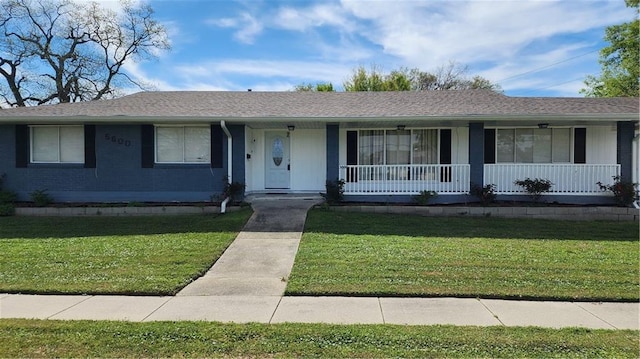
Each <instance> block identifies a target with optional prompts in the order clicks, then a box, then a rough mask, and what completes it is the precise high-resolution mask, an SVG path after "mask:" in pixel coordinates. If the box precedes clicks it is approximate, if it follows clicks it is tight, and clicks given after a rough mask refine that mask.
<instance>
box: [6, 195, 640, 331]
mask: <svg viewBox="0 0 640 359" xmlns="http://www.w3.org/2000/svg"><path fill="white" fill-rule="evenodd" d="M319 200H320V199H319V198H318V197H309V198H305V197H293V199H290V198H289V197H276V198H273V197H270V198H255V199H254V200H252V207H253V209H254V214H253V216H252V217H251V218H250V219H249V221H248V222H247V224H246V225H245V227H244V228H243V230H242V231H241V232H240V234H239V235H238V237H237V238H236V240H235V241H234V242H233V243H232V244H231V246H229V248H228V249H227V250H226V251H225V253H224V254H223V255H222V257H221V258H220V259H219V260H218V261H217V262H216V264H215V265H214V266H213V267H211V269H210V270H209V271H208V272H207V273H206V274H205V275H204V276H203V277H201V278H199V279H198V280H196V281H194V282H193V283H192V284H190V285H188V286H187V287H185V288H184V289H183V290H182V291H181V292H180V293H178V295H177V296H175V297H151V296H145V297H142V296H140V297H133V296H79V295H20V294H0V319H4V318H37V319H65V320H70V319H87V320H126V321H134V322H148V321H179V320H203V321H217V322H236V323H248V322H258V323H284V322H299V323H333V324H410V325H432V324H453V325H477V326H490V325H499V326H540V327H551V328H562V327H586V328H602V329H636V330H638V329H640V322H639V314H640V313H639V312H640V303H580V302H575V303H572V302H537V301H508V300H496V299H470V298H378V297H367V298H362V297H360V298H351V297H285V296H283V294H284V290H285V287H286V281H287V279H288V276H289V274H290V273H291V269H292V266H293V261H294V259H295V255H296V252H297V250H298V244H299V243H300V238H301V235H302V230H303V227H304V221H305V218H306V213H307V211H308V209H309V208H310V207H312V206H313V205H314V204H315V203H317V202H318V201H319Z"/></svg>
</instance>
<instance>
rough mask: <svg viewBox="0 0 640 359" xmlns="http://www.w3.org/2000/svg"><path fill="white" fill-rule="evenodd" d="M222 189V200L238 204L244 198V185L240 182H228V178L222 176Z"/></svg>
mask: <svg viewBox="0 0 640 359" xmlns="http://www.w3.org/2000/svg"><path fill="white" fill-rule="evenodd" d="M223 181H224V189H223V191H222V196H223V198H222V199H223V200H224V199H225V198H230V199H231V202H240V201H241V200H242V197H243V196H244V189H245V187H246V185H245V184H244V183H242V182H229V177H227V176H224V179H223Z"/></svg>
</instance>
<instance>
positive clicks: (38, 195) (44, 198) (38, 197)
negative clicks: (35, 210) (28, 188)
mask: <svg viewBox="0 0 640 359" xmlns="http://www.w3.org/2000/svg"><path fill="white" fill-rule="evenodd" d="M29 196H31V201H33V203H34V204H35V205H36V206H37V207H45V206H48V205H50V204H51V203H52V202H53V198H52V197H51V195H49V194H48V193H47V190H46V189H39V190H35V191H33V192H31V193H29Z"/></svg>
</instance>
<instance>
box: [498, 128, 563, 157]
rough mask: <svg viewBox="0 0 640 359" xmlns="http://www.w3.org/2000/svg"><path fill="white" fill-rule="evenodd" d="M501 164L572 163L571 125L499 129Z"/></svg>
mask: <svg viewBox="0 0 640 359" xmlns="http://www.w3.org/2000/svg"><path fill="white" fill-rule="evenodd" d="M496 133H497V135H496V162H498V163H569V162H571V129H570V128H553V129H551V128H511V129H498V130H497V131H496Z"/></svg>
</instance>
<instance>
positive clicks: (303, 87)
mask: <svg viewBox="0 0 640 359" xmlns="http://www.w3.org/2000/svg"><path fill="white" fill-rule="evenodd" d="M293 90H294V91H296V92H334V91H335V90H334V89H333V84H332V83H331V82H326V83H325V82H319V83H316V84H315V86H314V85H312V84H310V83H308V84H307V83H302V84H300V85H296V87H294V88H293Z"/></svg>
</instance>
